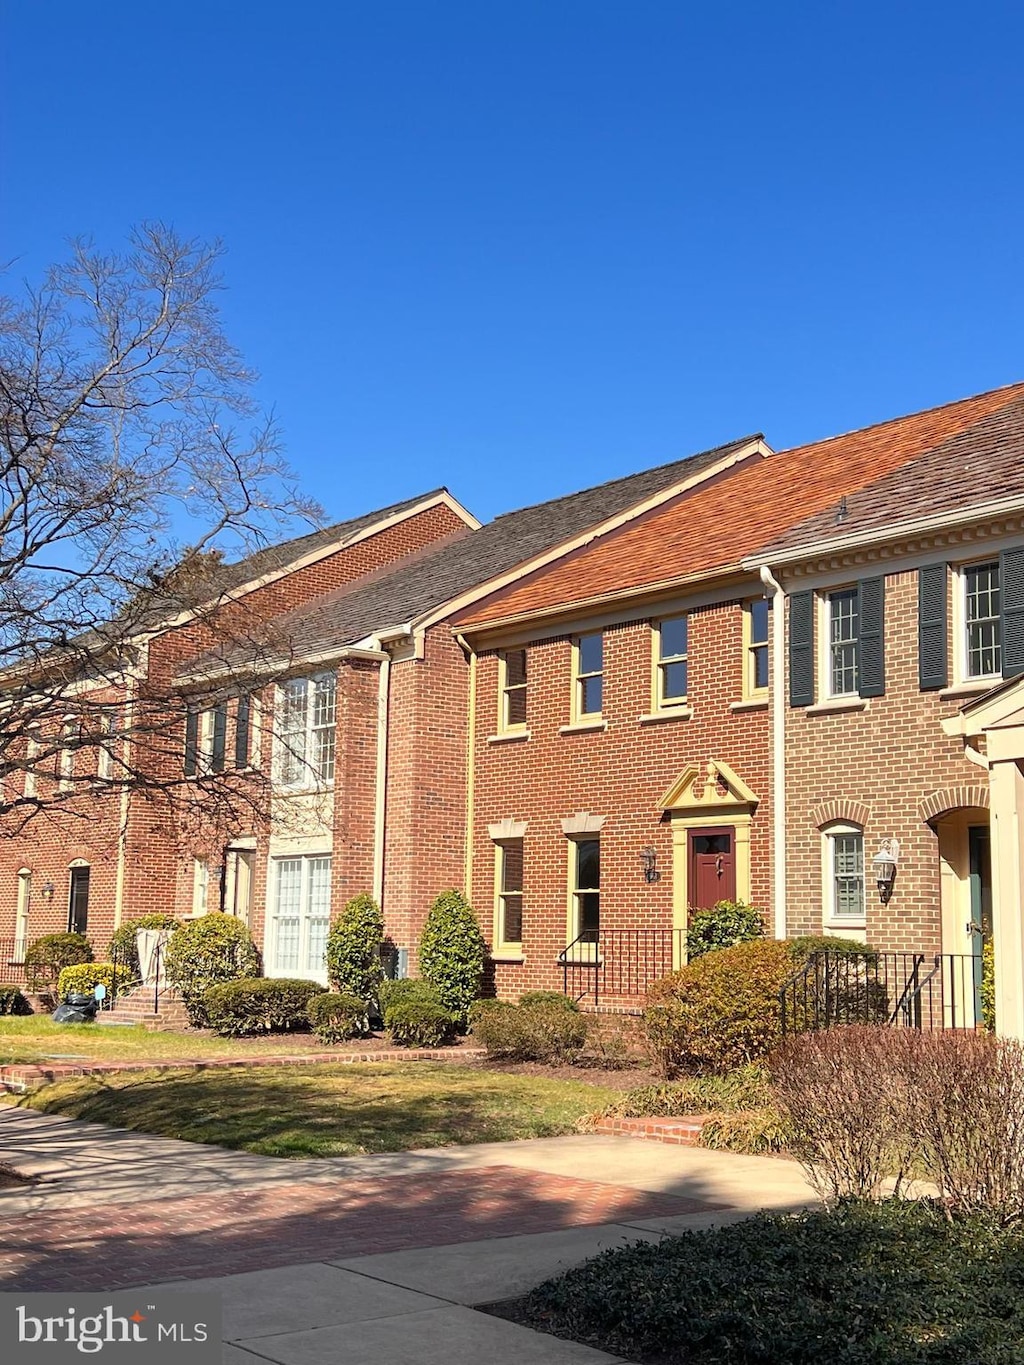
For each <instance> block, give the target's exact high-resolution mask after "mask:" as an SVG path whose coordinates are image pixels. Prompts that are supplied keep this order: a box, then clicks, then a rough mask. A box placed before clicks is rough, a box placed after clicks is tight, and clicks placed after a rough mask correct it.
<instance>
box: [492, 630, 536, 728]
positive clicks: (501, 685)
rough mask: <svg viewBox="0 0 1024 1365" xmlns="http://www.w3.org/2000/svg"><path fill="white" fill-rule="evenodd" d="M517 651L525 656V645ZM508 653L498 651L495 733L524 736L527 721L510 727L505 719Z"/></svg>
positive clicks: (519, 646) (503, 650) (517, 647)
mask: <svg viewBox="0 0 1024 1365" xmlns="http://www.w3.org/2000/svg"><path fill="white" fill-rule="evenodd" d="M516 649H517V651H518V650H520V649H521V650H522V652H523V654H524V655H525V653H526V646H525V645H518V646H516ZM508 653H509V651H508V650H507V649H502V650H499V651H498V728H497V730H496V732H495V733H496V734H499V735H516V734H522V733H523V732H524V731H525V730H526V721H525V720H524V721H519V722H517V723H516V724H514V725H509V724H508V722H507V721H506V719H505V711H506V708H505V695H506V693H507V691H508ZM528 684H529V675H527V685H528ZM527 704H529V703H527Z"/></svg>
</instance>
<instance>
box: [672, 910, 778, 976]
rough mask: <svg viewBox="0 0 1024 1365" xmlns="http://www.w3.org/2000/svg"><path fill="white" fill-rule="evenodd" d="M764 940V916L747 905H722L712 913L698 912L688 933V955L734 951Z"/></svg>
mask: <svg viewBox="0 0 1024 1365" xmlns="http://www.w3.org/2000/svg"><path fill="white" fill-rule="evenodd" d="M763 937H764V914H763V912H762V911H760V910H758V909H756V908H755V907H754V906H753V905H747V904H746V902H745V901H718V902H717V903H716V904H715V905H714V906H713V908H712V909H710V910H697V911H695V912H694V914H693V916H692V917H691V919H690V926H689V928H688V929H687V931H686V954H687V957H688V958H689V959H690V961H691V962H692V961H693V959H694V958H695V957H703V956H704V954H705V953H714V952H717V951H718V950H719V949H721V948H732V947H734V946H735V945H736V944H737V943H746V942H748V941H749V940H750V939H754V938H763Z"/></svg>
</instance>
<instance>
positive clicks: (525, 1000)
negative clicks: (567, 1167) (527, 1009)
mask: <svg viewBox="0 0 1024 1365" xmlns="http://www.w3.org/2000/svg"><path fill="white" fill-rule="evenodd" d="M519 1003H520V1005H557V1006H558V1007H559V1008H560V1009H563V1010H572V1011H573V1013H574V1014H579V1012H580V1007H579V1002H578V1001H577V1000H573V998H572V997H571V996H569V995H563V994H562V992H561V991H523V993H522V995H521V996H520V997H519Z"/></svg>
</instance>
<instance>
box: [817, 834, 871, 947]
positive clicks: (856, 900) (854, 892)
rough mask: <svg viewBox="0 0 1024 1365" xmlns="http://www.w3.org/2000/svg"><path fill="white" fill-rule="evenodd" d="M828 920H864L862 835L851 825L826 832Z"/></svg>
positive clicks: (861, 921)
mask: <svg viewBox="0 0 1024 1365" xmlns="http://www.w3.org/2000/svg"><path fill="white" fill-rule="evenodd" d="M825 843H826V848H827V855H828V874H827V875H828V912H829V918H830V919H831V920H845V921H857V922H859V923H861V924H863V922H864V835H863V832H862V831H861V830H859V829H857V828H856V827H855V826H854V825H836V826H835V827H834V828H832V829H830V830H828V831H826V834H825Z"/></svg>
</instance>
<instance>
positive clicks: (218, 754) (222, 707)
mask: <svg viewBox="0 0 1024 1365" xmlns="http://www.w3.org/2000/svg"><path fill="white" fill-rule="evenodd" d="M227 737H228V704H227V702H226V701H221V702H218V703H217V705H216V706H215V707H214V708H213V746H212V749H211V752H210V771H211V772H213V773H222V772H223V771H224V750H225V748H226V747H227Z"/></svg>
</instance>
